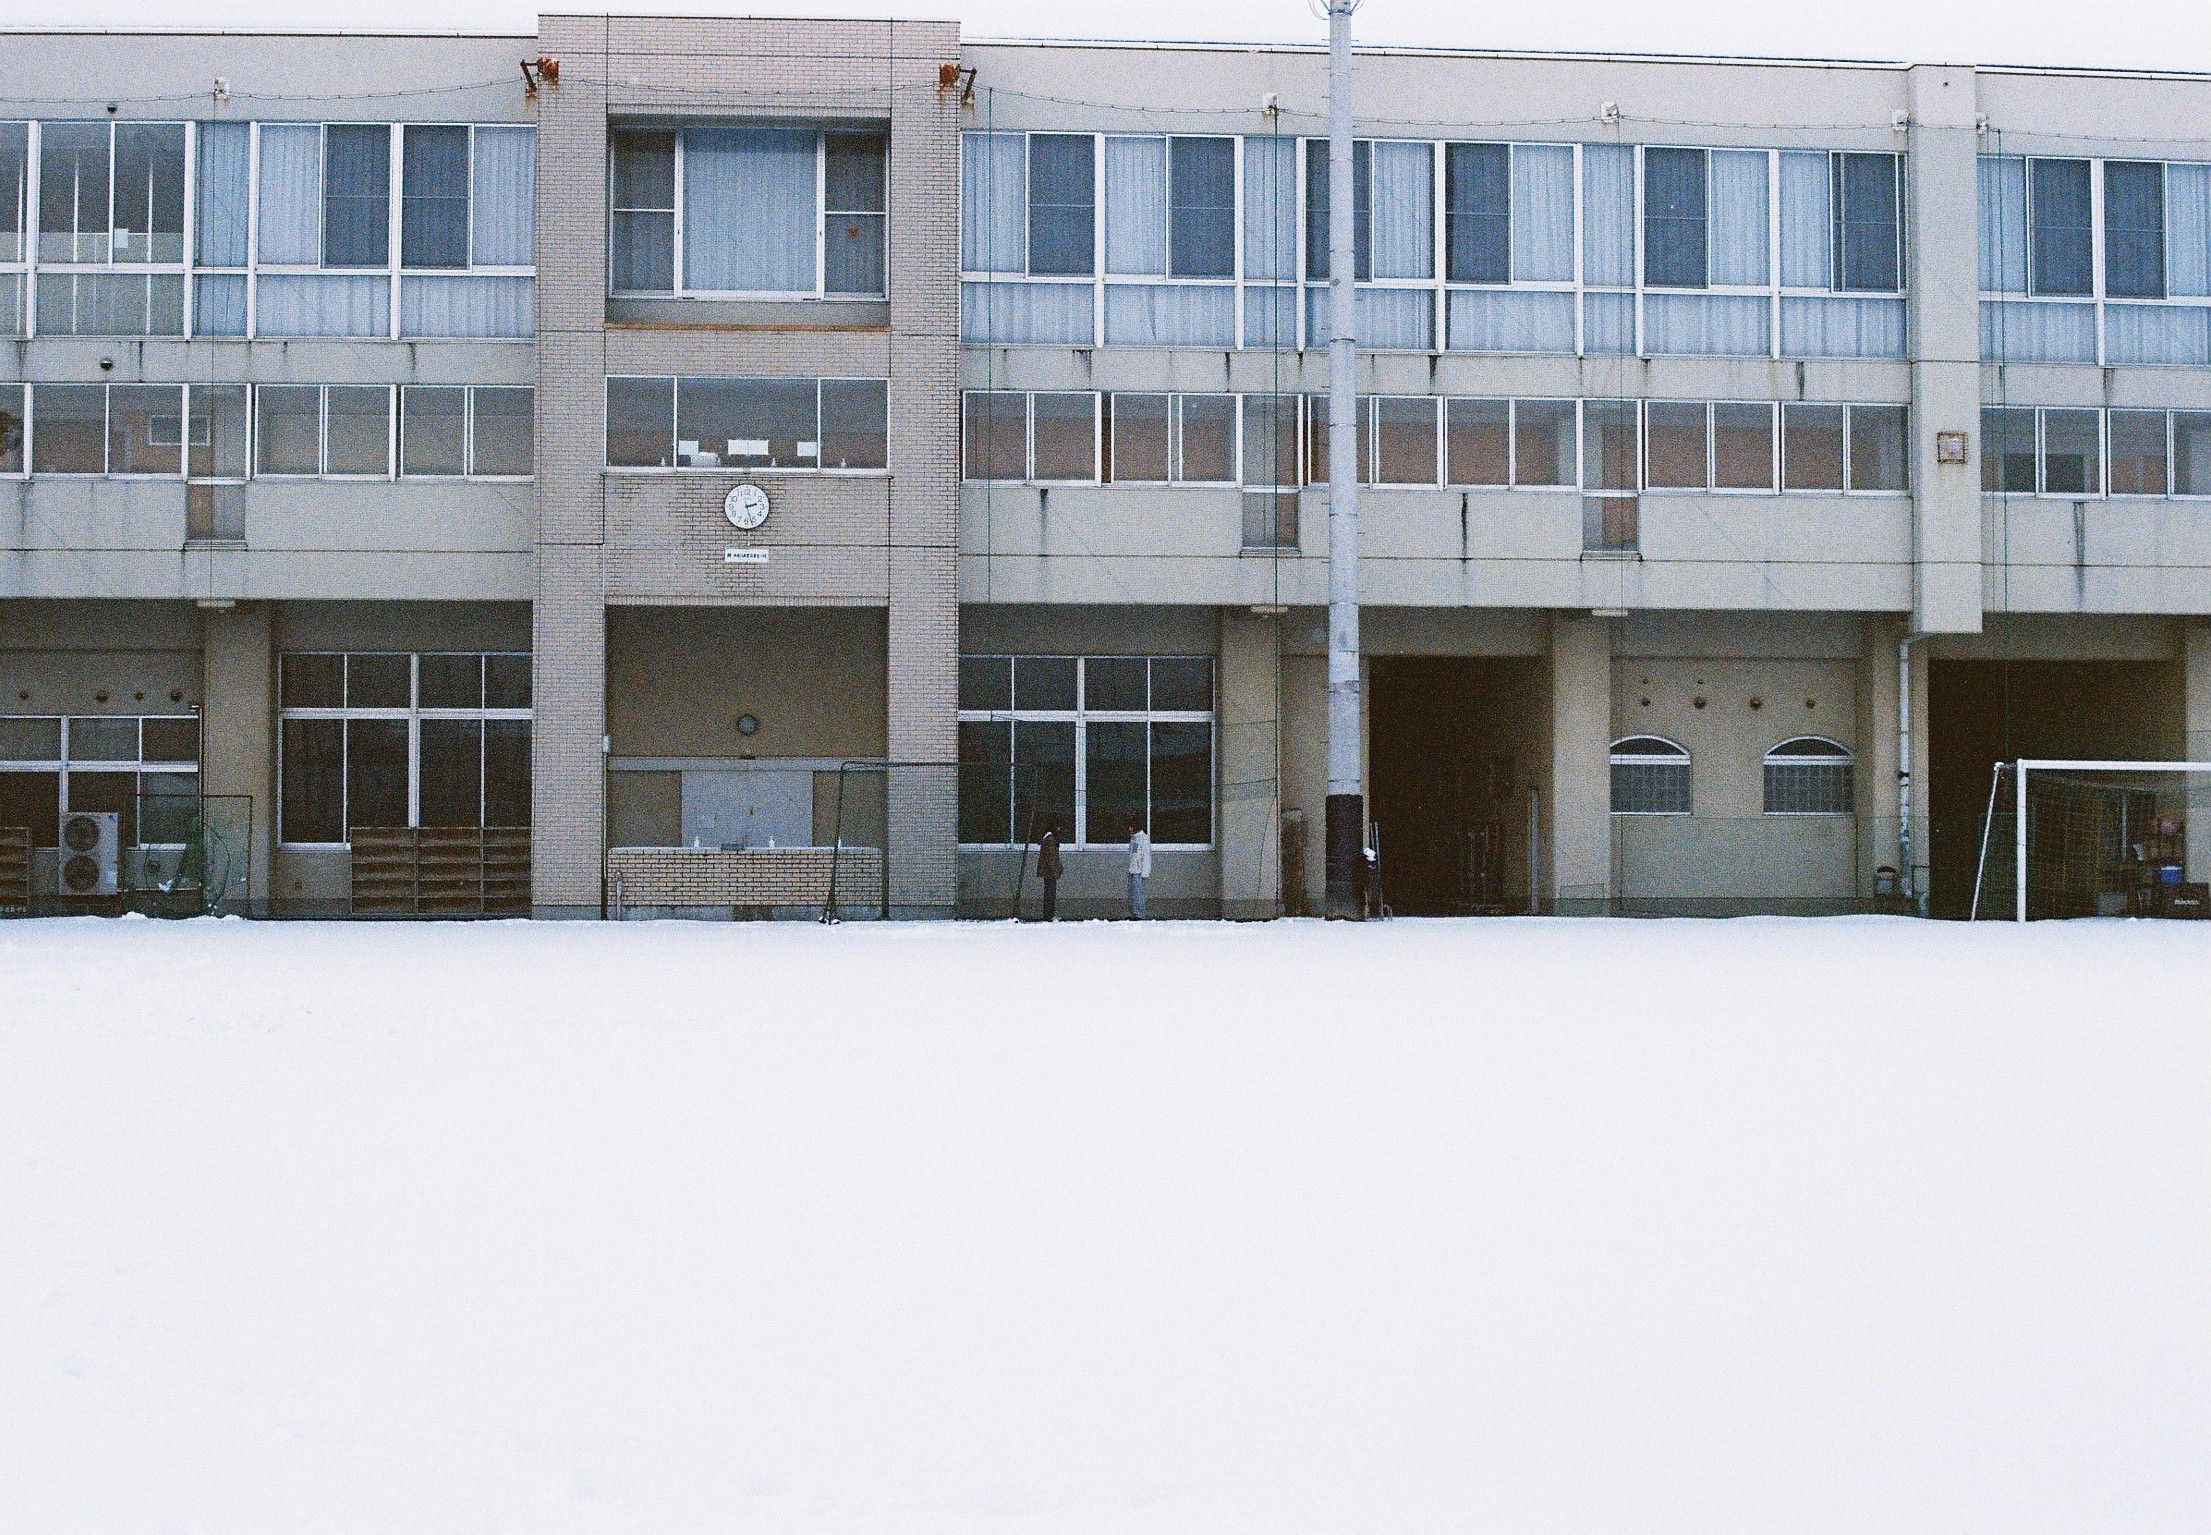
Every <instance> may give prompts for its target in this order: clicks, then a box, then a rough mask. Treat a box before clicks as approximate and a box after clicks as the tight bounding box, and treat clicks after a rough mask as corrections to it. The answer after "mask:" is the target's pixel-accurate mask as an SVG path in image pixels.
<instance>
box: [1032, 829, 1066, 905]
mask: <svg viewBox="0 0 2211 1535" xmlns="http://www.w3.org/2000/svg"><path fill="white" fill-rule="evenodd" d="M1059 868H1060V866H1059V832H1058V830H1057V829H1056V828H1046V830H1045V833H1044V840H1043V841H1042V842H1039V843H1038V844H1037V845H1036V877H1037V878H1038V879H1040V880H1042V881H1044V920H1045V921H1047V922H1056V921H1058V920H1059Z"/></svg>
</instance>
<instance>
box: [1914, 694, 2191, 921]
mask: <svg viewBox="0 0 2211 1535" xmlns="http://www.w3.org/2000/svg"><path fill="white" fill-rule="evenodd" d="M1927 705H1928V713H1929V715H1930V716H1932V717H1931V718H1930V720H1929V721H1928V728H1929V735H1928V739H1927V768H1928V784H1927V818H1928V828H1927V829H1928V842H1929V844H1930V845H1929V847H1928V850H1927V851H1928V860H1927V861H1928V865H1929V871H1928V872H1929V880H1930V890H1929V896H1930V899H1929V906H1930V908H1931V910H1932V911H1933V912H1934V914H1935V915H1936V916H1938V917H1963V916H1965V915H1966V914H1967V912H1968V911H1969V910H1970V909H1971V906H1972V901H1973V875H1974V871H1975V868H1976V867H1977V865H1978V863H1979V859H1980V847H1981V823H1982V821H1983V820H1984V819H1985V817H1986V815H1987V812H1988V794H1989V782H1990V778H1991V776H1992V769H1993V768H1994V766H1995V764H1996V763H1998V762H2009V761H2013V760H2015V759H2017V758H2020V757H2085V758H2097V757H2101V758H2112V759H2120V758H2124V759H2129V760H2139V759H2159V758H2172V757H2178V756H2180V755H2181V751H2180V745H2181V714H2180V705H2181V678H2180V666H2179V664H2178V663H2177V662H2172V661H1937V662H1935V663H1934V664H1933V665H1932V666H1931V667H1930V668H1929V670H1928V678H1927ZM2004 782H2005V787H2006V789H2007V790H2008V789H2009V787H2010V783H2011V780H2010V779H2009V778H2008V777H2007V778H2006V779H2005V781H2004ZM2005 867H2006V869H2007V870H2008V868H2009V864H2008V862H2007V863H2006V865H2005ZM2009 878H2010V875H2009V873H2008V872H2007V873H2006V874H2005V875H2004V879H2005V880H2006V881H2008V880H2009ZM2007 888H2008V886H2007Z"/></svg>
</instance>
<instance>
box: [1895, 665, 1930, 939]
mask: <svg viewBox="0 0 2211 1535" xmlns="http://www.w3.org/2000/svg"><path fill="white" fill-rule="evenodd" d="M1926 637H1927V636H1926V635H1924V634H1920V633H1914V632H1907V633H1906V634H1905V636H1904V637H1903V638H1902V639H1901V640H1899V641H1897V643H1896V812H1897V825H1896V861H1897V863H1898V864H1900V865H1901V866H1902V867H1900V868H1899V869H1898V870H1897V888H1898V889H1899V890H1900V891H1901V893H1902V894H1903V896H1904V899H1905V900H1907V901H1909V902H1910V903H1911V906H1912V910H1913V911H1915V912H1916V913H1918V914H1919V915H1920V916H1922V917H1924V916H1926V915H1927V903H1926V895H1925V893H1924V892H1922V891H1921V890H1920V888H1919V876H1918V873H1917V871H1916V870H1915V868H1914V864H1915V862H1916V860H1915V859H1914V858H1913V856H1912V854H1913V848H1912V647H1913V646H1914V645H1916V644H1918V643H1919V642H1920V641H1921V640H1923V639H1925V638H1926Z"/></svg>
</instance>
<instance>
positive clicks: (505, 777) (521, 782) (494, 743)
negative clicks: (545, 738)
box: [484, 720, 530, 826]
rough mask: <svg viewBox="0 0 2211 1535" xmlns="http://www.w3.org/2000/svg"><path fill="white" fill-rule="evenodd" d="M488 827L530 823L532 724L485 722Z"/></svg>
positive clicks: (520, 721) (485, 817) (485, 814)
mask: <svg viewBox="0 0 2211 1535" xmlns="http://www.w3.org/2000/svg"><path fill="white" fill-rule="evenodd" d="M484 824H485V825H486V826H527V825H529V824H530V722H529V721H528V720H485V721H484Z"/></svg>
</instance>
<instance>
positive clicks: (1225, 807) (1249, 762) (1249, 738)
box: [1219, 608, 1282, 918]
mask: <svg viewBox="0 0 2211 1535" xmlns="http://www.w3.org/2000/svg"><path fill="white" fill-rule="evenodd" d="M1281 669H1282V631H1281V628H1280V621H1279V620H1278V619H1275V618H1271V617H1265V618H1263V617H1255V616H1254V615H1252V614H1251V613H1249V612H1247V611H1246V610H1244V609H1242V608H1223V609H1222V610H1221V678H1220V702H1219V707H1220V731H1221V739H1220V763H1221V768H1220V774H1221V820H1220V838H1221V842H1220V850H1221V851H1220V857H1221V915H1222V916H1224V917H1230V918H1253V917H1278V916H1280V915H1281V914H1282V846H1281V835H1282V784H1281V773H1280V767H1281V755H1280V736H1279V730H1280V726H1279V723H1278V714H1279V708H1280V697H1281V687H1280V682H1281Z"/></svg>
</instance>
